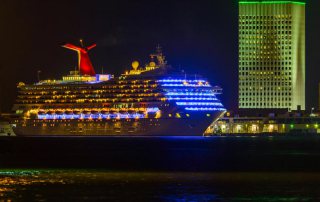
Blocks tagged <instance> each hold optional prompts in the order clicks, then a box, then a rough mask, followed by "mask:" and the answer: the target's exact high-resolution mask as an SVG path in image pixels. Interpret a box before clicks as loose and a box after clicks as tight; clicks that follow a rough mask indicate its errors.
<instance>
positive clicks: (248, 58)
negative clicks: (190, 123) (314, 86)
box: [239, 0, 306, 110]
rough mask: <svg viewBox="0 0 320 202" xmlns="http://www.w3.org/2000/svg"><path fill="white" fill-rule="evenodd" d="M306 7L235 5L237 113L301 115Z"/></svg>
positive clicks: (266, 2)
mask: <svg viewBox="0 0 320 202" xmlns="http://www.w3.org/2000/svg"><path fill="white" fill-rule="evenodd" d="M305 4H306V2H305V0H304V1H303V0H300V1H299V0H296V1H277V0H272V1H271V0H260V1H259V0H255V1H253V0H240V1H239V108H240V109H289V110H296V109H302V110H303V109H305Z"/></svg>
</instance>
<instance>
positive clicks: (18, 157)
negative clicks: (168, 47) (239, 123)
mask: <svg viewBox="0 0 320 202" xmlns="http://www.w3.org/2000/svg"><path fill="white" fill-rule="evenodd" d="M0 167H1V168H0V202H2V201H179V202H180V201H181V202H185V201H237V202H238V201H239V202H240V201H262V202H264V201H290V202H293V201H294V202H296V201H297V202H300V201H302V202H303V201H320V137H315V136H313V137H259V138H253V137H238V138H237V137H232V138H231V137H228V138H222V137H218V138H190V137H189V138H184V137H163V138H125V137H121V138H55V137H51V138H0Z"/></svg>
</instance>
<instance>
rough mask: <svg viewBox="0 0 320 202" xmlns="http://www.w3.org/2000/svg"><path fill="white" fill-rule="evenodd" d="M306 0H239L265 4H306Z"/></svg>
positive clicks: (242, 2)
mask: <svg viewBox="0 0 320 202" xmlns="http://www.w3.org/2000/svg"><path fill="white" fill-rule="evenodd" d="M306 1H307V0H292V1H285V0H239V3H240V4H253V3H266V4H278V3H295V4H303V5H304V4H306Z"/></svg>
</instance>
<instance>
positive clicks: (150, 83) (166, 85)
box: [17, 79, 225, 119]
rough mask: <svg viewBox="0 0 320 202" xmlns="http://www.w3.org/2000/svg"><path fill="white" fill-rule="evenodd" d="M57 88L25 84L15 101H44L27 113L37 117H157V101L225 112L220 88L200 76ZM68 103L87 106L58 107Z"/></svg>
mask: <svg viewBox="0 0 320 202" xmlns="http://www.w3.org/2000/svg"><path fill="white" fill-rule="evenodd" d="M59 88H60V90H59V89H57V87H56V86H55V88H52V86H50V85H43V86H42V85H39V86H25V87H23V88H22V89H21V90H20V91H19V96H18V100H17V102H18V103H21V104H30V105H32V104H37V105H43V104H45V106H42V108H36V109H32V110H29V111H28V112H27V113H29V114H37V118H38V119H140V118H148V117H150V116H152V117H155V118H160V117H161V110H160V109H159V108H158V107H155V105H156V103H159V102H162V103H163V102H165V103H168V104H167V105H166V106H169V103H174V104H175V105H176V106H177V107H181V108H182V109H183V110H185V111H202V112H213V111H225V108H224V107H223V105H222V104H221V102H220V101H219V100H218V99H217V98H216V94H218V93H219V89H214V88H213V87H212V86H211V85H210V84H209V82H208V81H206V80H200V79H198V80H197V79H195V80H186V79H162V80H117V81H113V83H112V85H110V83H109V84H108V85H104V84H103V83H101V85H88V84H86V85H83V86H80V87H79V85H77V86H76V87H75V86H73V85H72V84H71V85H70V84H65V85H60V86H59ZM68 103H70V104H71V103H78V104H81V103H83V104H85V105H86V107H85V108H83V107H80V105H79V106H78V107H77V105H72V109H71V108H65V107H61V106H60V107H59V104H60V105H61V104H66V105H67V104H68ZM141 103H144V104H143V105H141ZM146 103H147V104H146ZM88 104H91V105H88ZM97 104H100V105H97ZM101 105H102V106H101ZM139 105H140V106H139ZM170 115H171V114H170ZM170 115H168V116H169V117H170ZM188 115H189V114H188ZM171 116H172V115H171ZM179 116H180V115H179ZM179 116H178V118H179ZM189 116H190V115H189ZM187 117H188V116H187Z"/></svg>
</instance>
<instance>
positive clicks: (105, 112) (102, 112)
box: [100, 109, 109, 114]
mask: <svg viewBox="0 0 320 202" xmlns="http://www.w3.org/2000/svg"><path fill="white" fill-rule="evenodd" d="M100 113H101V114H108V113H109V110H107V109H103V110H102V111H101V112H100Z"/></svg>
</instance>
